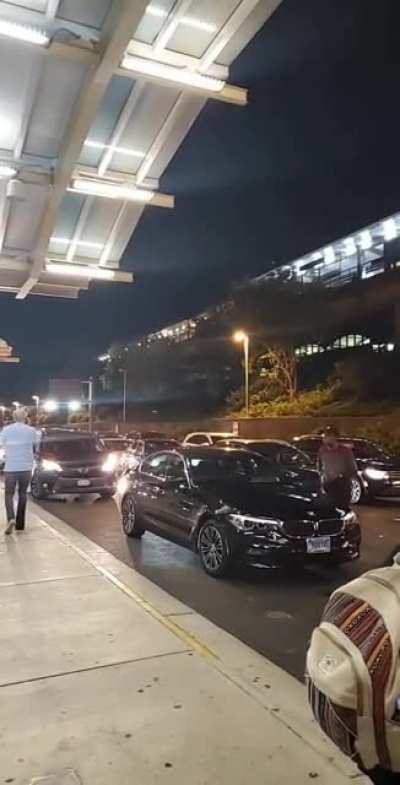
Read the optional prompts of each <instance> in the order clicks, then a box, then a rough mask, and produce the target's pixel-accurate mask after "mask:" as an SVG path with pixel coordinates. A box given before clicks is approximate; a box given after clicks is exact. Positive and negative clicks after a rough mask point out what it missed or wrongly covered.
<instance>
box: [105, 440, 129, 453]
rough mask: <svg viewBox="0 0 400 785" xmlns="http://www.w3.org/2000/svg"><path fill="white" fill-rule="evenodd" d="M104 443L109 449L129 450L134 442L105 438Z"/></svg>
mask: <svg viewBox="0 0 400 785" xmlns="http://www.w3.org/2000/svg"><path fill="white" fill-rule="evenodd" d="M104 443H105V445H106V447H107V449H109V450H127V449H128V447H130V446H131V444H132V442H131V441H126V440H125V439H104Z"/></svg>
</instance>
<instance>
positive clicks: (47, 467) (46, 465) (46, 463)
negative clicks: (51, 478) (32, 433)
mask: <svg viewBox="0 0 400 785" xmlns="http://www.w3.org/2000/svg"><path fill="white" fill-rule="evenodd" d="M42 469H43V471H44V472H62V468H61V466H60V464H59V463H57V461H50V460H48V459H47V458H43V460H42Z"/></svg>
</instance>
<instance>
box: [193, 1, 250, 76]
mask: <svg viewBox="0 0 400 785" xmlns="http://www.w3.org/2000/svg"><path fill="white" fill-rule="evenodd" d="M259 2H260V0H242V2H241V3H240V5H238V7H237V8H236V10H235V11H234V12H233V14H231V16H230V17H229V20H228V21H227V23H226V25H224V27H223V28H222V30H220V32H219V33H218V35H216V36H215V38H214V40H213V41H212V43H211V44H210V46H209V47H208V49H206V51H205V53H204V55H203V57H202V59H201V62H200V71H203V72H205V71H208V69H209V67H210V65H212V63H214V62H215V60H216V59H217V57H218V56H219V55H220V54H221V52H222V51H223V50H224V49H225V47H226V45H227V44H228V43H229V41H230V39H231V38H232V36H233V35H234V34H235V33H237V31H238V30H239V28H240V27H241V26H242V24H243V23H244V22H245V21H246V19H247V17H248V16H249V14H251V12H252V11H254V9H255V8H256V6H257V5H258V4H259Z"/></svg>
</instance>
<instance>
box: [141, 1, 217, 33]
mask: <svg viewBox="0 0 400 785" xmlns="http://www.w3.org/2000/svg"><path fill="white" fill-rule="evenodd" d="M146 14H149V16H155V17H156V18H157V19H166V18H167V17H168V16H169V12H168V11H165V10H164V8H160V7H159V6H157V5H149V6H148V7H147V8H146ZM179 24H180V25H186V27H193V28H194V29H195V30H202V31H203V32H204V33H215V31H216V29H217V26H216V25H214V24H211V22H203V20H202V19H196V18H195V17H194V16H184V17H182V19H180V20H179Z"/></svg>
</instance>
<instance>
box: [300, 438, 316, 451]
mask: <svg viewBox="0 0 400 785" xmlns="http://www.w3.org/2000/svg"><path fill="white" fill-rule="evenodd" d="M321 444H322V439H319V438H315V439H313V438H310V439H299V441H298V442H297V445H298V447H299V449H300V450H305V451H306V452H312V453H317V452H318V450H319V448H320V447H321Z"/></svg>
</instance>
